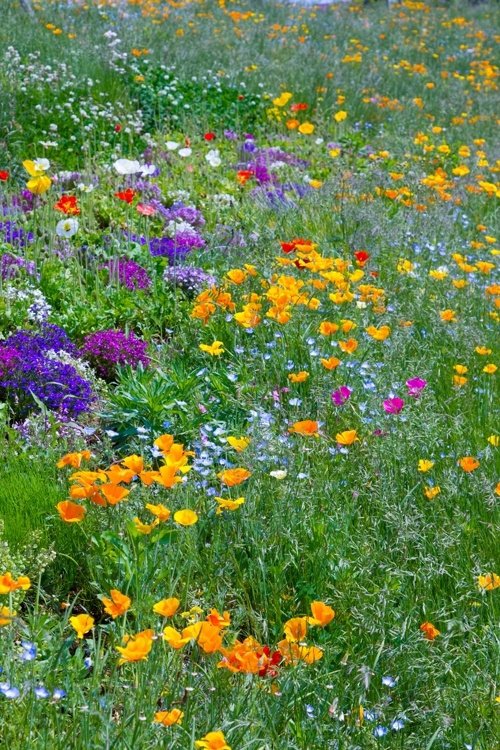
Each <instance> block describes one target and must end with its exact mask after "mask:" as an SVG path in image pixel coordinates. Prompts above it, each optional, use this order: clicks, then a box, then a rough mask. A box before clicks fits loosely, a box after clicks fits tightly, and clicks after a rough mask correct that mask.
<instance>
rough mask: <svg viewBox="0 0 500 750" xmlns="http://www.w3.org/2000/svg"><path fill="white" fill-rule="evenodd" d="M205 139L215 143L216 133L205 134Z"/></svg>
mask: <svg viewBox="0 0 500 750" xmlns="http://www.w3.org/2000/svg"><path fill="white" fill-rule="evenodd" d="M203 138H204V139H205V140H206V141H214V140H215V133H205V135H204V136H203Z"/></svg>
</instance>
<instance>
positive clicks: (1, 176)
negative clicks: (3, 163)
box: [0, 170, 9, 182]
mask: <svg viewBox="0 0 500 750" xmlns="http://www.w3.org/2000/svg"><path fill="white" fill-rule="evenodd" d="M8 179H9V173H8V172H7V170H2V171H0V180H1V181H2V182H5V180H8Z"/></svg>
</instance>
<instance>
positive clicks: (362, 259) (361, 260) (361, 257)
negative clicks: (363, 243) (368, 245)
mask: <svg viewBox="0 0 500 750" xmlns="http://www.w3.org/2000/svg"><path fill="white" fill-rule="evenodd" d="M354 257H355V258H356V261H357V263H358V266H364V265H365V263H366V261H367V260H368V259H369V258H370V253H367V252H366V250H357V251H356V252H355V253H354Z"/></svg>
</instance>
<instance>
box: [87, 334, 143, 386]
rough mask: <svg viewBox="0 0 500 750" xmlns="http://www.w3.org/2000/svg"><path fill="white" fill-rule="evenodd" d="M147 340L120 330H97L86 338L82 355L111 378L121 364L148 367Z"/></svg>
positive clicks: (101, 373) (98, 371) (106, 377)
mask: <svg viewBox="0 0 500 750" xmlns="http://www.w3.org/2000/svg"><path fill="white" fill-rule="evenodd" d="M147 347H148V345H147V342H146V341H143V340H142V339H140V338H138V337H137V336H136V335H135V334H134V333H132V332H130V333H129V334H128V335H127V334H126V333H125V332H124V331H120V330H106V331H96V332H95V333H91V334H90V335H89V336H87V337H86V338H85V341H84V342H83V347H82V349H81V355H82V356H83V357H85V359H87V360H88V361H89V362H90V363H91V365H92V366H93V367H94V369H95V370H96V372H97V373H98V374H99V375H100V376H101V377H102V378H104V379H106V380H111V379H112V378H113V377H114V375H115V374H116V369H117V367H119V366H123V365H129V366H130V367H134V368H135V367H137V366H138V365H139V364H142V365H143V367H147V366H148V364H149V357H148V356H147V354H146V350H147Z"/></svg>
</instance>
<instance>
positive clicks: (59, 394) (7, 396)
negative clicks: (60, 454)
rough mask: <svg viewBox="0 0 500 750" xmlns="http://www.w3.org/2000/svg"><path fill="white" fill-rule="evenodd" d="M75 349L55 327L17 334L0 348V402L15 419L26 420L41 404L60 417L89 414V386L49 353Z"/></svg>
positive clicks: (90, 398)
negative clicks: (0, 401)
mask: <svg viewBox="0 0 500 750" xmlns="http://www.w3.org/2000/svg"><path fill="white" fill-rule="evenodd" d="M76 351H77V350H76V348H75V347H74V346H73V344H72V343H71V341H70V340H69V338H68V336H67V335H66V333H65V332H64V331H63V330H62V329H61V328H59V327H58V326H51V325H44V326H42V329H41V330H40V331H38V332H36V331H18V332H17V333H15V334H13V335H12V336H10V337H9V338H8V339H7V340H6V341H5V342H4V344H2V345H0V400H4V401H6V402H7V403H8V404H9V407H10V409H11V412H12V413H13V416H14V417H15V418H21V419H22V418H25V417H26V416H27V415H28V414H29V413H30V412H32V411H37V410H38V409H39V406H40V403H42V404H43V405H44V406H45V407H46V408H47V409H49V410H50V411H54V412H58V413H59V414H60V416H62V417H71V418H75V417H77V416H78V415H79V414H81V413H82V412H84V411H88V409H89V408H90V405H91V403H92V401H93V399H94V395H93V393H92V388H91V386H90V384H89V383H88V382H87V381H86V380H85V379H84V378H82V377H81V375H79V373H78V372H77V370H76V369H75V367H74V366H73V365H72V364H66V363H64V362H61V361H59V360H58V359H57V357H55V356H54V354H52V355H50V354H49V352H56V353H57V352H65V353H66V354H69V355H70V356H74V355H76Z"/></svg>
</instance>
